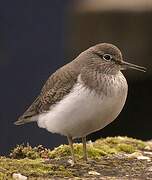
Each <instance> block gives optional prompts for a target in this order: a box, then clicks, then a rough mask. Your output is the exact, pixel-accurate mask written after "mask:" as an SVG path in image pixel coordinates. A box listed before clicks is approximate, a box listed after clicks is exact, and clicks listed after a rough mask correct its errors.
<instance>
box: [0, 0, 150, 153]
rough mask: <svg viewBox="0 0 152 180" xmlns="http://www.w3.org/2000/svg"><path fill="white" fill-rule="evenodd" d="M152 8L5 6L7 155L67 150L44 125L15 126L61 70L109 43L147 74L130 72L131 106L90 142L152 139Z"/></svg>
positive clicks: (2, 90)
mask: <svg viewBox="0 0 152 180" xmlns="http://www.w3.org/2000/svg"><path fill="white" fill-rule="evenodd" d="M151 22H152V1H151V0H134V1H132V0H127V1H122V0H56V1H50V0H45V1H41V0H32V1H31V0H22V1H19V0H14V1H11V0H5V1H1V2H0V82H1V85H0V122H1V125H0V154H1V155H2V154H7V153H9V152H10V149H12V148H13V147H15V146H16V144H21V143H25V144H26V143H27V142H29V143H30V145H32V146H36V145H38V144H42V145H44V146H45V147H49V148H53V147H55V146H58V145H59V144H61V143H67V140H66V138H65V137H63V136H60V135H56V134H51V133H49V132H47V131H46V130H44V129H40V128H38V127H37V124H36V123H33V124H32V123H31V124H26V125H25V126H15V125H13V122H14V121H15V120H16V119H17V118H18V116H20V115H21V114H22V113H23V112H24V111H25V109H26V108H27V107H28V106H29V105H30V104H31V103H32V101H33V100H34V99H35V97H36V96H37V95H38V94H39V92H40V90H41V88H42V86H43V84H44V83H45V81H46V80H47V78H48V77H49V75H50V74H51V73H53V72H54V71H55V70H56V69H57V68H59V67H61V66H62V65H64V64H66V63H68V62H69V61H71V60H72V59H73V58H75V57H76V56H77V55H78V54H79V53H80V52H81V51H83V50H85V49H87V48H88V47H90V46H92V45H95V44H97V43H101V42H108V43H113V44H115V45H116V46H118V47H119V48H120V49H121V50H122V52H123V54H124V59H125V60H126V61H129V62H131V63H135V64H138V65H142V66H146V67H147V68H148V71H147V72H146V73H141V72H136V71H131V70H130V71H128V72H124V74H125V76H126V77H127V79H128V83H129V94H128V99H127V102H126V105H125V107H124V109H123V111H122V112H121V114H120V115H119V117H118V118H117V120H115V121H114V122H113V123H111V124H110V125H108V126H107V127H105V128H104V129H102V130H100V131H98V132H96V133H93V134H91V135H89V136H88V139H92V140H95V139H97V138H100V137H106V136H117V135H123V136H130V137H134V138H140V139H144V140H148V139H151V138H152V118H151V108H152V105H151V103H152V94H151V93H152V65H151V59H152V35H151V33H152V23H151Z"/></svg>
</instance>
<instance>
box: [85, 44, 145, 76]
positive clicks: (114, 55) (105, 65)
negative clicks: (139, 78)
mask: <svg viewBox="0 0 152 180" xmlns="http://www.w3.org/2000/svg"><path fill="white" fill-rule="evenodd" d="M85 54H87V56H88V57H90V58H88V62H90V64H92V65H93V64H95V65H97V64H98V67H100V69H102V71H103V72H106V73H117V72H118V71H120V70H125V69H135V70H138V71H142V72H145V71H146V68H145V67H142V66H138V65H135V64H131V63H128V62H126V61H124V60H123V57H122V53H121V51H120V50H119V49H118V48H117V47H116V46H114V45H112V44H108V43H101V44H97V45H95V46H93V47H91V48H89V49H88V50H86V53H85ZM89 59H90V60H89Z"/></svg>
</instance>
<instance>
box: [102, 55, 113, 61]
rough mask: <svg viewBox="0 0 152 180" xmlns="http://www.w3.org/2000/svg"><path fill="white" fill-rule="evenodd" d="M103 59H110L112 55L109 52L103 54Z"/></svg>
mask: <svg viewBox="0 0 152 180" xmlns="http://www.w3.org/2000/svg"><path fill="white" fill-rule="evenodd" d="M103 59H104V60H106V61H110V60H111V59H112V56H111V55H110V54H104V55H103Z"/></svg>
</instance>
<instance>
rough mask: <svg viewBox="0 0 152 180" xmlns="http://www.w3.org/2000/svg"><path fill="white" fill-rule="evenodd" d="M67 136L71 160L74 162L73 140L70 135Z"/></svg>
mask: <svg viewBox="0 0 152 180" xmlns="http://www.w3.org/2000/svg"><path fill="white" fill-rule="evenodd" d="M67 138H68V142H69V145H70V149H71V155H72V161H73V164H74V163H75V162H76V161H75V156H74V148H73V140H72V137H70V136H67Z"/></svg>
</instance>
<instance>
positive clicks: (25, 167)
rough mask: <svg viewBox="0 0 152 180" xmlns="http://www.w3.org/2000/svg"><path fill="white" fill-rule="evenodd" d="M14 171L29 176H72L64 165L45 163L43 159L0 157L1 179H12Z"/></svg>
mask: <svg viewBox="0 0 152 180" xmlns="http://www.w3.org/2000/svg"><path fill="white" fill-rule="evenodd" d="M13 173H21V174H23V175H25V176H27V177H52V176H55V175H58V176H65V175H66V176H72V173H70V172H69V171H67V170H66V168H64V166H62V165H60V166H56V165H51V164H45V163H44V161H43V160H42V159H35V160H31V159H28V158H24V159H9V158H5V157H1V158H0V179H2V178H3V179H5V178H6V179H11V176H12V174H13Z"/></svg>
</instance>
